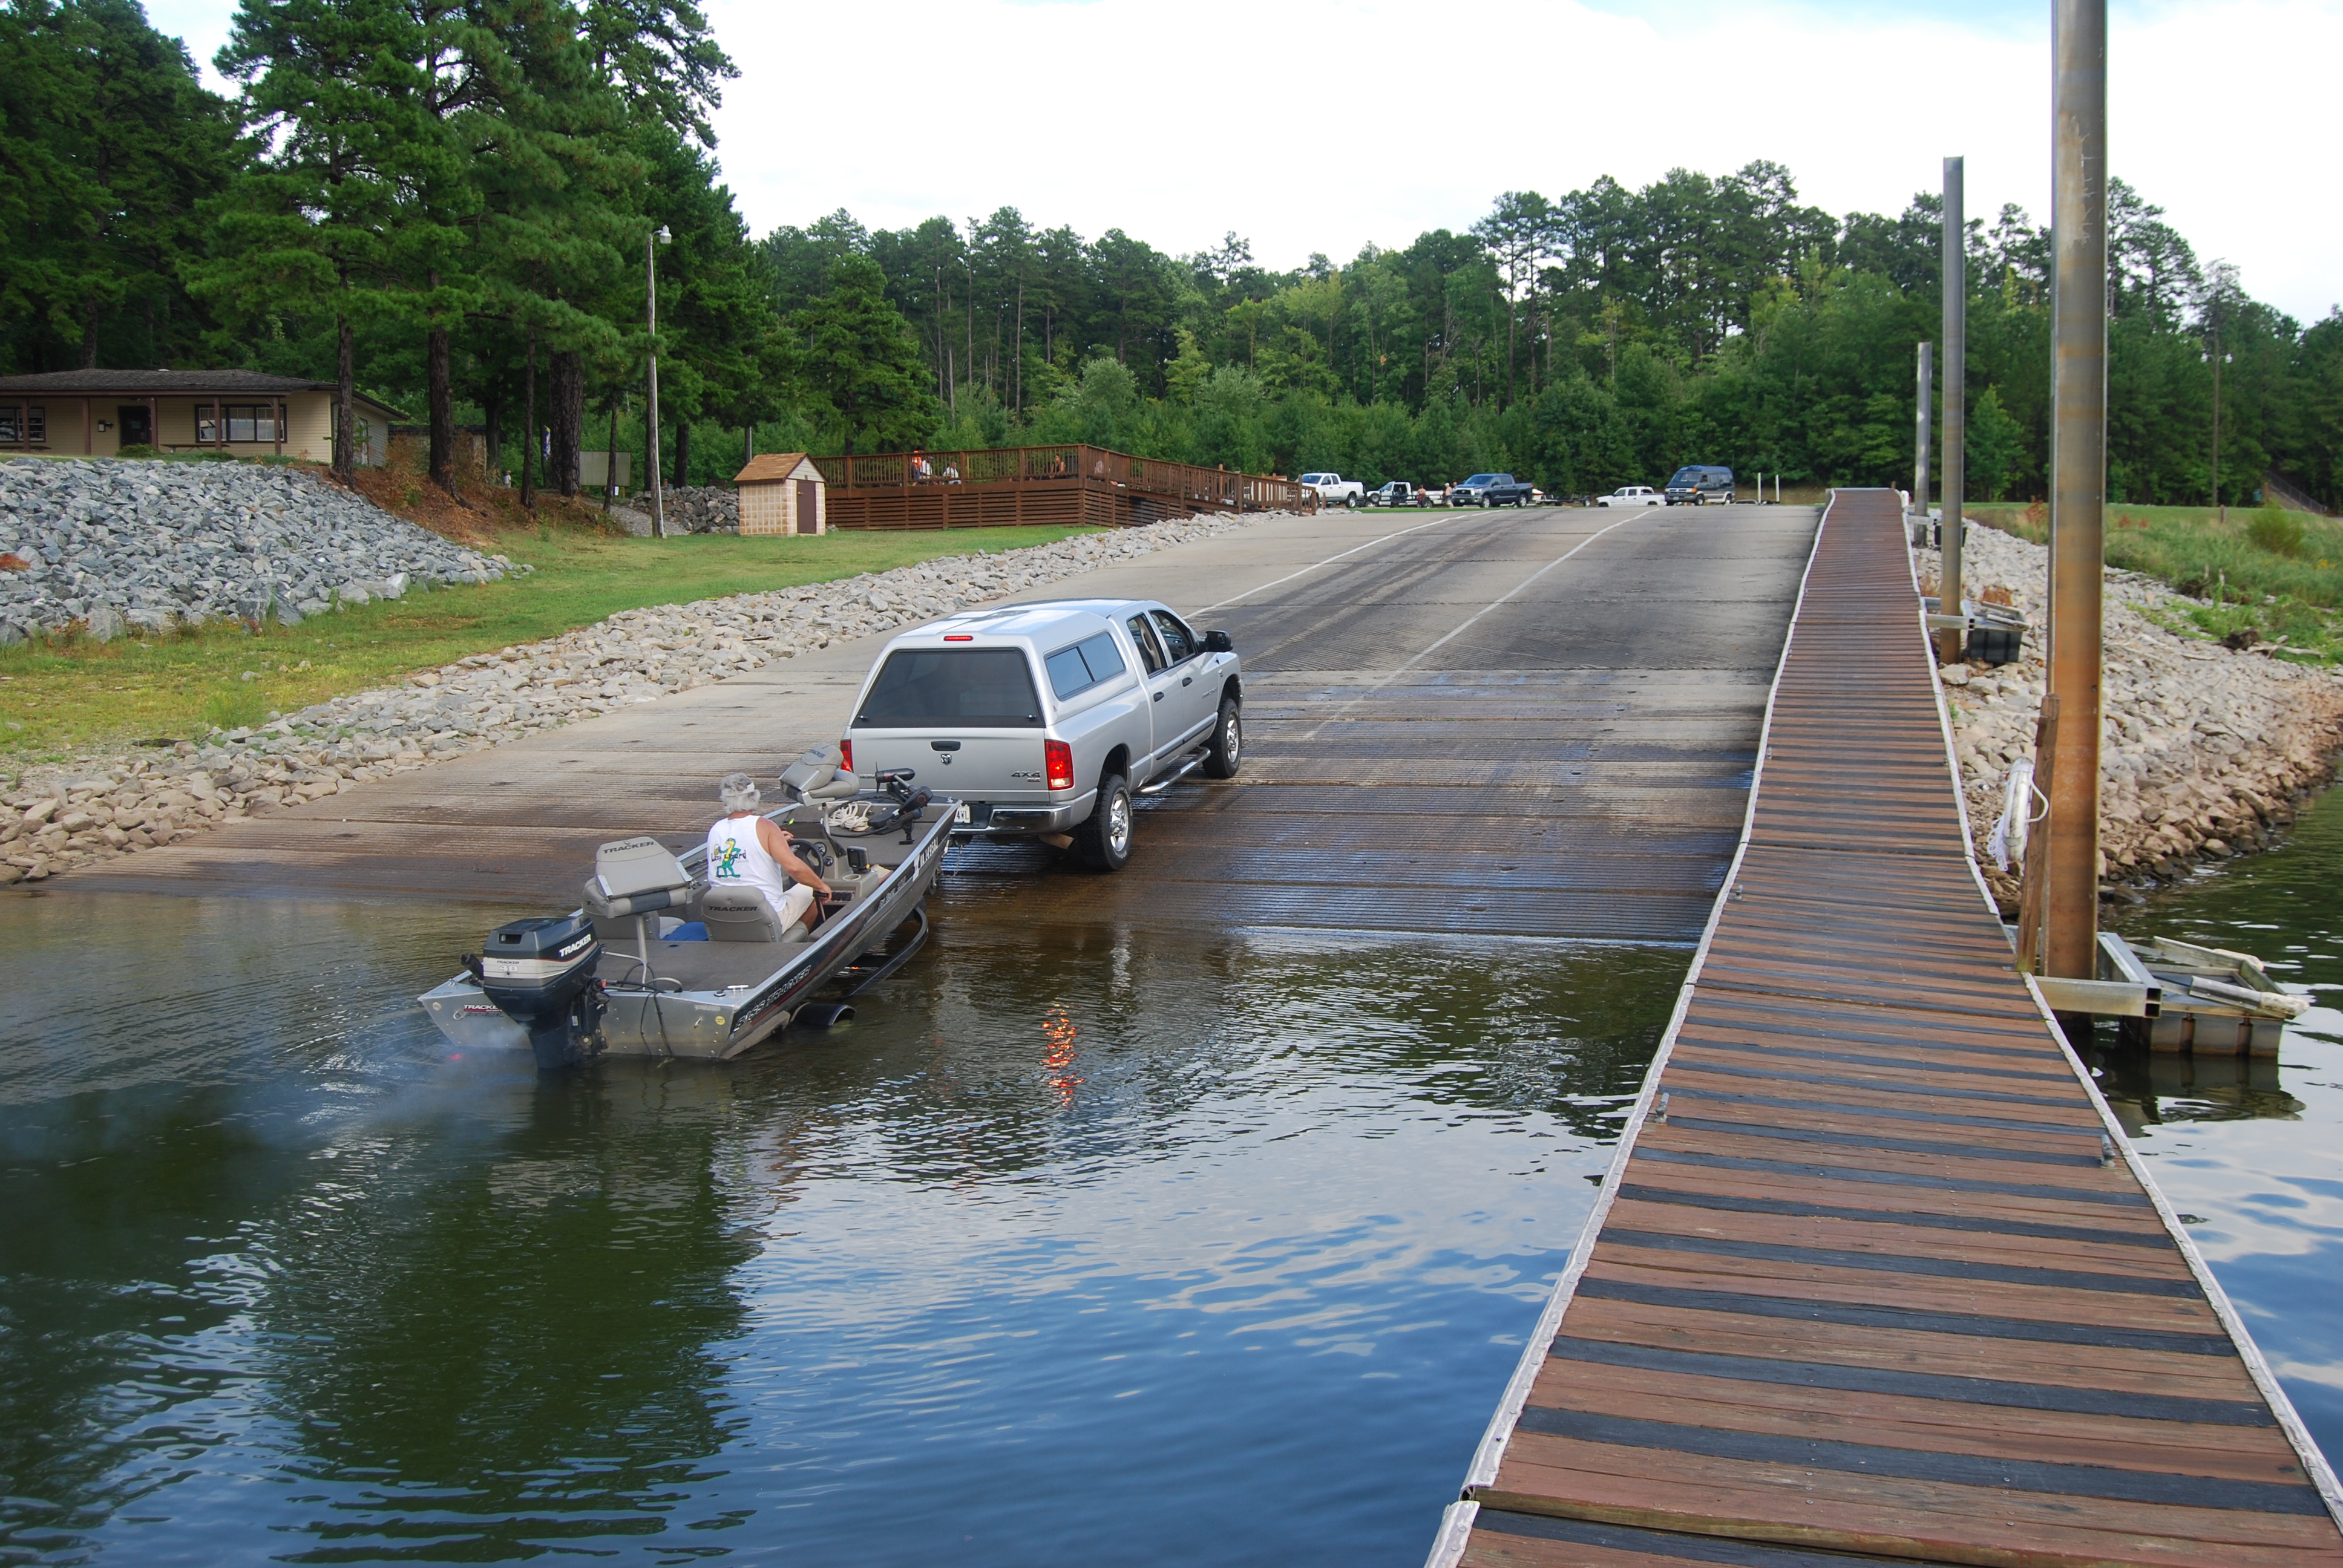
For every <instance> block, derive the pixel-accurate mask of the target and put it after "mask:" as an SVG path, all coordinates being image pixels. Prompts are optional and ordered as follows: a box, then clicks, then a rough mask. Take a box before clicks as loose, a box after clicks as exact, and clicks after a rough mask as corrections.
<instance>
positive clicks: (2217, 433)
mask: <svg viewBox="0 0 2343 1568" xmlns="http://www.w3.org/2000/svg"><path fill="white" fill-rule="evenodd" d="M2213 505H2215V506H2216V507H2218V508H2220V510H2221V521H2222V522H2223V523H2224V524H2227V522H2228V520H2229V504H2228V503H2227V501H2225V500H2223V499H2222V498H2221V328H2220V327H2219V325H2218V324H2217V318H2216V325H2215V327H2214V328H2213Z"/></svg>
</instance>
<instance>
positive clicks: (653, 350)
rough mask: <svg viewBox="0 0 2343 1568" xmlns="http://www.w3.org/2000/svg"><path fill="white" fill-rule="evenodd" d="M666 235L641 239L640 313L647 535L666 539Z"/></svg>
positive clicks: (661, 228)
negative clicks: (662, 333) (662, 383)
mask: <svg viewBox="0 0 2343 1568" xmlns="http://www.w3.org/2000/svg"><path fill="white" fill-rule="evenodd" d="M666 237H667V226H666V225H665V224H661V225H660V226H659V227H658V228H656V229H653V230H652V231H651V233H650V236H649V238H647V239H645V240H644V241H643V312H644V318H645V320H647V321H648V322H649V326H650V334H651V343H650V373H651V386H650V401H649V417H648V418H647V419H646V420H645V421H644V435H643V466H644V467H648V468H649V469H650V471H651V538H655V539H663V538H667V492H666V491H664V490H663V489H661V488H660V487H659V241H661V240H663V239H665V238H666Z"/></svg>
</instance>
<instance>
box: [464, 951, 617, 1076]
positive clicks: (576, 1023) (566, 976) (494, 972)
mask: <svg viewBox="0 0 2343 1568" xmlns="http://www.w3.org/2000/svg"><path fill="white" fill-rule="evenodd" d="M601 958H602V944H601V942H600V941H598V940H596V938H595V935H594V923H593V921H592V920H588V919H587V918H586V917H585V916H584V915H580V914H572V915H539V916H538V917H536V918H535V919H533V920H515V921H513V922H512V923H511V924H509V925H503V926H498V928H497V929H496V930H493V931H490V932H489V933H488V946H487V948H486V950H484V951H482V952H480V953H478V954H472V953H467V954H465V955H464V967H465V968H466V969H468V970H471V972H472V978H473V979H475V980H478V981H479V982H480V994H481V995H483V996H485V997H487V998H488V1000H490V1001H492V1002H494V1003H495V1004H496V1006H497V1010H498V1011H499V1012H501V1013H503V1014H504V1015H505V1016H506V1017H507V1018H509V1019H511V1020H513V1021H514V1022H515V1023H518V1024H519V1025H520V1026H521V1027H522V1028H523V1029H525V1030H528V1044H529V1049H530V1050H533V1051H535V1052H536V1053H537V1065H538V1070H540V1071H544V1072H551V1071H555V1070H558V1069H560V1068H565V1067H575V1066H576V1065H578V1063H579V1062H581V1061H583V1060H586V1059H587V1058H588V1057H589V1056H593V1055H595V1054H597V1053H598V1052H599V1051H600V1050H601V1049H602V1014H603V1010H604V1009H603V1001H602V985H601V982H600V981H599V980H596V979H595V978H594V966H595V965H596V964H597V963H598V962H599V961H601Z"/></svg>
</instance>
